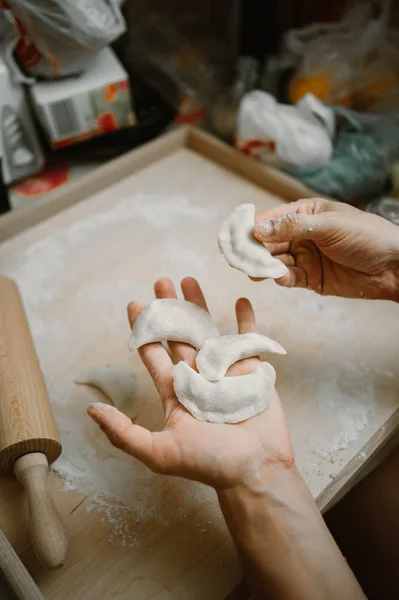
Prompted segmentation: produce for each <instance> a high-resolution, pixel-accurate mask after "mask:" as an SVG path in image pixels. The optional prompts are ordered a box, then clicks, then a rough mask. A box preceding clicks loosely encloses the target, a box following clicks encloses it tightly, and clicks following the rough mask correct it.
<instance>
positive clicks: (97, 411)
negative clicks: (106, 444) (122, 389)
mask: <svg viewBox="0 0 399 600" xmlns="http://www.w3.org/2000/svg"><path fill="white" fill-rule="evenodd" d="M87 413H88V415H89V416H90V417H91V418H92V419H93V421H95V422H96V423H97V425H99V426H100V427H101V429H102V431H104V433H105V435H106V436H107V437H108V439H109V441H110V442H111V444H112V445H113V446H115V447H116V448H119V449H120V450H123V451H124V452H127V453H128V454H132V456H135V457H136V458H138V459H139V460H143V461H144V462H149V460H150V459H151V454H152V435H151V432H150V431H148V429H145V428H144V427H140V426H139V425H134V424H133V423H132V422H131V420H130V419H129V417H127V416H126V415H124V414H123V413H121V412H120V411H119V410H118V409H116V408H115V407H114V406H110V405H109V404H103V403H102V402H94V403H93V404H90V406H89V408H88V409H87Z"/></svg>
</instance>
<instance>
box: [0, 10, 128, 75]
mask: <svg viewBox="0 0 399 600" xmlns="http://www.w3.org/2000/svg"><path fill="white" fill-rule="evenodd" d="M8 7H9V8H8V10H5V12H6V13H7V12H8V14H9V18H10V17H12V18H13V20H14V24H15V31H16V38H17V41H16V44H15V49H14V51H15V55H16V57H17V59H18V61H19V64H20V65H21V66H22V67H23V68H24V69H25V70H26V71H27V72H28V74H29V75H32V76H34V77H37V76H40V77H46V78H56V77H61V76H64V75H71V74H76V73H80V72H81V71H82V70H83V69H84V66H85V63H86V60H87V59H88V58H89V57H90V56H91V55H92V54H93V53H95V52H98V50H100V49H101V48H103V47H105V46H107V45H109V44H110V43H111V42H113V41H114V40H115V39H116V38H117V37H119V36H120V35H121V34H122V33H123V32H124V31H125V22H124V19H123V17H122V14H121V12H120V10H119V7H118V6H117V4H116V3H115V2H114V1H113V0H8Z"/></svg>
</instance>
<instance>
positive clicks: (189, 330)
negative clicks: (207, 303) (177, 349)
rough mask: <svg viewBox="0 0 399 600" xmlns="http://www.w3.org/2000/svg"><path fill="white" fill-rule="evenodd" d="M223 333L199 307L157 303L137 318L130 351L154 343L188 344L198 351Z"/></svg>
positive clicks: (185, 303) (175, 302) (171, 300)
mask: <svg viewBox="0 0 399 600" xmlns="http://www.w3.org/2000/svg"><path fill="white" fill-rule="evenodd" d="M218 335H219V332H218V330H217V328H216V325H215V324H214V323H213V321H212V319H211V317H210V315H209V313H207V312H206V311H205V310H202V309H201V308H199V307H198V306H197V305H196V304H193V303H192V302H188V301H187V300H178V299H177V298H163V299H157V300H153V302H151V303H150V304H149V305H148V306H147V307H146V308H145V309H144V310H143V311H142V312H141V313H140V314H139V316H138V317H137V319H136V321H135V323H134V325H133V327H132V333H131V336H130V340H129V350H136V349H137V348H140V347H141V346H144V344H150V343H152V342H166V341H169V342H171V341H173V342H185V343H186V344H190V346H193V347H194V348H196V349H197V350H198V349H200V348H202V346H203V345H204V343H205V341H206V340H207V339H208V338H211V337H216V336H218Z"/></svg>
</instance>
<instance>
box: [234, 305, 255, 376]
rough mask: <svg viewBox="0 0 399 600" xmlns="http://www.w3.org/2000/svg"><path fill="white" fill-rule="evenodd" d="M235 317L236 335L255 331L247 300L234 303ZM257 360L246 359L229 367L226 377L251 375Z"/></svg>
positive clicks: (251, 309) (251, 310) (251, 311)
mask: <svg viewBox="0 0 399 600" xmlns="http://www.w3.org/2000/svg"><path fill="white" fill-rule="evenodd" d="M236 317H237V327H238V333H250V332H253V331H256V325H255V313H254V311H253V308H252V305H251V303H250V301H249V300H248V299H247V298H240V299H239V300H237V302H236ZM258 363H259V358H257V357H255V356H254V357H252V358H246V359H244V360H240V361H238V362H236V363H235V364H234V365H231V367H230V368H229V370H228V371H227V373H226V375H227V376H228V377H235V376H236V375H246V374H247V373H251V372H252V371H253V370H254V369H255V368H256V367H257V365H258Z"/></svg>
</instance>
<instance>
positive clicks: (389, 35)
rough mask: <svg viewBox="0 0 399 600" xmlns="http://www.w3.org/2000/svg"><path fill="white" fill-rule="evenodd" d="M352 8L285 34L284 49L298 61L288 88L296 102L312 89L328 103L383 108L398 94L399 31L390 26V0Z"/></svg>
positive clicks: (396, 101) (390, 103)
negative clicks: (336, 18)
mask: <svg viewBox="0 0 399 600" xmlns="http://www.w3.org/2000/svg"><path fill="white" fill-rule="evenodd" d="M371 4H372V3H364V5H360V4H359V5H358V6H356V7H355V8H353V9H352V10H351V11H350V12H349V13H348V14H347V15H346V17H345V18H344V19H343V21H342V22H341V23H337V24H320V25H314V26H310V27H307V28H304V29H303V30H293V31H291V32H289V34H286V36H285V53H286V55H287V56H290V57H291V58H292V60H294V59H295V58H296V60H297V61H298V64H297V70H296V73H295V75H294V77H293V79H292V80H291V82H290V84H289V88H288V96H289V99H290V102H291V103H292V104H296V103H297V102H298V101H299V100H300V99H301V98H302V96H304V95H305V94H306V93H309V92H310V93H313V94H314V95H315V96H317V97H318V98H319V99H320V100H322V101H323V102H325V103H327V104H335V105H341V106H346V107H353V108H355V109H356V110H370V109H371V110H377V106H378V110H380V107H381V106H384V107H387V106H391V107H392V106H394V105H395V103H396V106H397V105H398V100H399V31H398V30H397V29H394V28H392V27H390V26H389V16H390V4H389V2H381V8H380V14H379V15H378V16H377V17H375V15H374V14H373V12H372V7H371Z"/></svg>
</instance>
